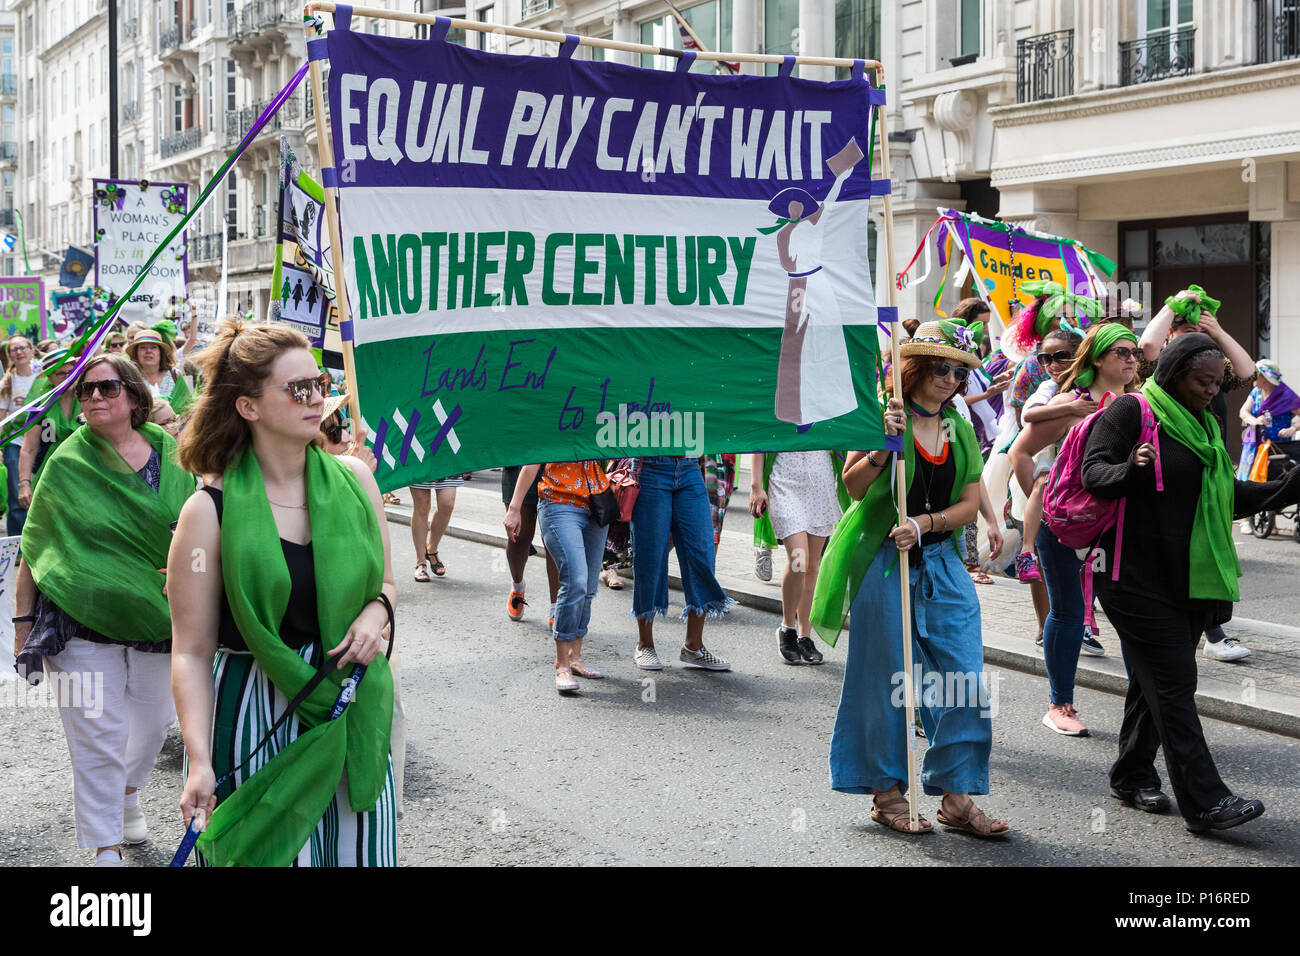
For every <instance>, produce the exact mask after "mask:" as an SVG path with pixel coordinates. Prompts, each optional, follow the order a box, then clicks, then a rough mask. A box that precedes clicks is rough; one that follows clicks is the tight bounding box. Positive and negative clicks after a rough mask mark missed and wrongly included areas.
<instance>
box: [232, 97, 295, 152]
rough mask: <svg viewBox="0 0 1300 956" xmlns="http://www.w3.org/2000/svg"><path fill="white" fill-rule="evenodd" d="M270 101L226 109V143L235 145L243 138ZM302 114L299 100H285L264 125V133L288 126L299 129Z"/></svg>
mask: <svg viewBox="0 0 1300 956" xmlns="http://www.w3.org/2000/svg"><path fill="white" fill-rule="evenodd" d="M270 102H271V101H270V100H266V101H265V102H262V103H254V104H253V105H252V106H245V107H244V108H243V109H240V110H226V145H227V146H233V145H234V144H235V143H238V142H239V141H240V140H241V139H243V138H244V135H245V134H246V133H247V132H248V131H249V130H250V129H252V128H253V123H255V122H256V121H257V118H258V117H259V116H261V115H262V111H263V110H265V109H266V108H267V106H268V105H270ZM301 116H302V109H301V106H300V105H299V102H298V100H296V99H288V100H285V101H284V103H283V104H281V106H280V108H279V109H278V110H276V112H275V115H274V116H272V117H271V119H270V121H269V122H268V123H267V124H266V125H265V126H263V127H262V133H269V132H272V131H274V130H281V129H286V128H289V129H298V128H299V127H300V126H301V125H302V119H301Z"/></svg>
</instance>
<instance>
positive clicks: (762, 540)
mask: <svg viewBox="0 0 1300 956" xmlns="http://www.w3.org/2000/svg"><path fill="white" fill-rule="evenodd" d="M779 454H780V452H772V451H770V452H768V453H767V454H765V455H764V456H763V490H764V491H767V483H768V481H769V480H770V479H771V477H772V466H773V465H774V464H776V456H777V455H779ZM844 455H845V453H844V452H842V451H832V452H831V453H830V456H831V468H833V469H834V470H835V497H836V498H838V499H839V502H840V511H845V510H847V509H848V507H849V505H850V504H851V503H852V499H850V498H849V491H848V489H847V488H845V487H844ZM778 543H779V542H778V541H777V540H776V532H775V531H773V530H772V515H771V510H770V509H769V510H768V511H764V512H763V513H762V514H761V515H759V516H758V517H757V518H755V519H754V547H756V548H775V547H776V546H777V544H778Z"/></svg>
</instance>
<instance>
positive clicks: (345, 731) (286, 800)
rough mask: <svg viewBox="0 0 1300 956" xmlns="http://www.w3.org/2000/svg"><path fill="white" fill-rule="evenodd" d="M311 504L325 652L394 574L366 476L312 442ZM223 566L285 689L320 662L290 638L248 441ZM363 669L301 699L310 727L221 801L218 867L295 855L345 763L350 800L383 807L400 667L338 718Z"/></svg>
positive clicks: (378, 675) (375, 669)
mask: <svg viewBox="0 0 1300 956" xmlns="http://www.w3.org/2000/svg"><path fill="white" fill-rule="evenodd" d="M306 481H307V507H308V514H309V515H310V516H311V527H312V554H313V557H314V560H315V565H316V608H317V612H318V614H319V616H320V628H321V642H322V644H323V646H324V650H325V655H326V656H328V654H329V652H330V651H332V650H333V649H334V647H336V646H337V645H338V643H339V642H340V641H341V640H342V639H343V637H344V635H346V634H347V631H348V628H349V627H351V626H352V622H353V621H354V620H356V618H357V615H358V614H360V613H361V610H362V608H363V607H364V606H365V605H366V604H367V603H368V602H369V601H372V600H374V598H375V597H376V596H378V594H379V592H380V588H381V586H382V585H383V582H384V552H383V545H382V543H381V541H382V539H381V537H380V532H379V522H378V519H377V518H376V517H375V511H374V508H373V507H372V506H371V503H370V499H369V498H368V497H367V496H366V493H365V490H364V489H363V488H362V487H361V483H360V482H358V481H357V479H356V476H355V475H353V474H352V472H351V471H349V470H348V467H347V466H346V465H344V464H343V463H342V462H340V461H338V460H337V459H335V458H334V457H333V456H331V455H327V454H325V453H324V452H323V451H321V450H320V449H319V448H315V447H308V449H307V469H306ZM222 497H223V512H224V514H225V521H224V522H223V525H222V529H221V564H222V577H223V579H224V581H225V587H226V597H227V598H228V599H229V601H230V609H231V612H232V613H233V615H234V619H235V623H236V625H238V627H239V632H240V634H242V635H243V637H244V640H245V641H246V642H247V643H248V648H249V650H250V651H252V653H253V656H254V657H255V658H256V659H257V663H258V665H259V666H260V667H261V668H262V670H263V671H265V672H266V674H267V676H268V677H270V679H271V681H272V683H274V684H275V686H276V687H277V688H279V690H280V692H281V693H282V694H284V696H285V697H287V698H290V699H292V698H293V696H294V695H295V694H296V693H297V692H298V691H299V690H300V689H301V688H302V687H303V686H304V685H306V683H307V682H308V680H310V679H311V677H312V674H313V673H314V668H313V667H312V666H311V665H310V664H308V663H307V662H306V661H304V660H303V659H302V658H301V657H299V656H298V653H297V652H296V651H294V650H293V649H291V648H290V647H289V646H288V645H286V644H285V643H284V642H283V641H282V640H281V639H280V633H279V630H280V622H281V620H283V618H284V612H285V609H286V608H287V607H288V605H289V591H290V588H291V581H290V578H289V569H288V566H287V565H286V564H285V561H284V552H283V551H282V550H281V548H280V535H279V532H278V531H277V530H276V526H275V519H274V518H273V517H272V515H271V506H270V503H269V502H268V501H267V497H266V486H265V484H264V483H263V480H262V469H261V467H260V466H259V465H258V462H257V456H256V455H254V454H253V453H252V451H251V450H246V451H245V452H244V453H243V454H242V455H241V456H240V458H239V461H238V462H236V464H235V466H234V467H232V468H231V469H230V470H228V471H227V472H226V473H225V475H224V477H223V480H222ZM350 670H351V668H346V667H345V668H344V669H342V670H337V669H336V670H332V671H331V672H330V675H329V677H327V678H326V679H325V680H324V681H322V682H321V684H320V686H319V687H317V688H316V689H315V690H314V691H312V692H311V694H310V695H308V697H307V699H306V700H305V701H304V702H303V703H302V704H301V705H300V706H299V707H298V710H297V712H296V713H297V716H298V720H299V722H300V724H301V726H302V727H303V728H304V729H303V731H302V733H301V734H300V735H299V736H298V738H297V739H296V740H294V741H293V742H292V743H291V744H289V746H288V747H286V748H285V749H283V750H281V751H280V752H279V753H278V754H276V755H275V756H274V757H273V758H272V759H271V760H270V761H269V762H268V763H267V764H265V765H264V766H263V767H262V768H261V769H260V770H258V771H257V773H255V774H254V775H253V776H252V777H251V778H249V779H248V780H246V781H245V782H244V784H243V786H241V787H240V788H239V789H238V790H236V791H235V792H234V794H233V795H232V796H230V797H229V798H228V799H227V800H225V801H224V802H223V803H221V804H220V805H219V806H218V807H217V809H216V811H215V812H214V813H213V815H212V819H211V821H210V823H209V824H208V828H207V829H206V830H205V831H204V833H203V835H202V836H201V837H200V838H199V841H198V847H199V850H200V851H202V853H203V856H204V857H205V858H206V859H207V861H208V862H209V863H212V864H213V865H216V866H288V865H289V864H290V863H291V862H292V861H293V859H294V857H295V856H297V854H298V851H299V850H301V849H302V847H303V844H305V843H306V842H307V840H308V838H309V837H310V836H311V832H312V831H313V830H314V829H315V828H316V825H317V824H318V823H320V820H321V817H322V816H324V814H325V811H326V809H327V808H328V807H329V804H330V801H331V800H332V799H333V797H334V792H335V791H336V790H337V789H338V786H339V781H340V779H342V777H343V773H344V771H345V770H346V771H347V778H348V802H349V804H350V805H351V807H352V810H353V811H355V812H358V813H361V812H365V811H368V810H370V809H372V808H373V807H374V805H375V803H376V801H377V800H378V799H379V796H380V794H381V793H382V792H383V789H384V784H385V783H386V781H387V777H388V749H389V738H390V736H391V731H392V725H393V676H392V672H391V671H390V670H389V669H388V661H387V660H385V659H384V658H383V657H378V658H376V659H375V660H374V661H372V662H371V664H370V666H369V667H367V668H366V674H365V678H364V679H363V680H362V681H361V685H360V687H358V688H357V694H356V697H355V698H354V699H353V700H352V703H351V704H349V705H348V707H347V709H346V710H345V711H344V712H343V716H342V717H340V718H339V719H338V720H330V719H329V714H330V710H331V708H332V707H333V706H334V702H335V700H336V699H337V698H338V695H339V688H340V687H341V686H342V683H343V680H344V678H345V677H346V676H347V675H348V673H349V672H350Z"/></svg>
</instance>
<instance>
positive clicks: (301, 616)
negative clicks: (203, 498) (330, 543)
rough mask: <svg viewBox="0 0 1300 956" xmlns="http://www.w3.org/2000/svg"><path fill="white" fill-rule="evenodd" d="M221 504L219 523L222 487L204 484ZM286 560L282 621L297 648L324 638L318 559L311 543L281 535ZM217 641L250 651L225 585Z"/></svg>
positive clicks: (283, 636)
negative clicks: (286, 602) (319, 612)
mask: <svg viewBox="0 0 1300 956" xmlns="http://www.w3.org/2000/svg"><path fill="white" fill-rule="evenodd" d="M203 490H204V491H206V492H207V493H208V494H209V495H210V496H211V497H212V503H213V504H214V505H216V506H217V524H220V523H221V513H222V500H221V497H222V496H221V489H219V488H209V487H207V486H204V488H203ZM280 548H281V549H282V550H283V551H284V560H285V563H286V564H287V565H288V566H289V579H290V581H291V582H292V584H291V586H290V588H289V605H288V607H286V608H285V609H284V619H283V620H282V621H280V640H282V641H284V643H285V644H286V645H288V646H289V647H292V648H294V649H295V650H296V649H298V648H300V647H306V646H307V645H308V644H311V643H313V642H315V641H317V640H319V639H320V620H319V618H318V616H317V614H316V559H315V557H314V556H313V554H312V549H311V544H310V543H308V544H294V543H293V542H292V541H286V540H284V538H281V539H280ZM217 644H218V646H220V647H223V648H225V649H227V650H231V651H247V650H248V644H247V642H245V640H244V635H242V634H240V633H239V628H238V626H237V625H236V624H235V615H234V613H233V612H232V611H231V610H230V599H229V598H227V597H226V592H225V589H224V588H223V589H222V592H221V625H220V628H219V630H218V631H217Z"/></svg>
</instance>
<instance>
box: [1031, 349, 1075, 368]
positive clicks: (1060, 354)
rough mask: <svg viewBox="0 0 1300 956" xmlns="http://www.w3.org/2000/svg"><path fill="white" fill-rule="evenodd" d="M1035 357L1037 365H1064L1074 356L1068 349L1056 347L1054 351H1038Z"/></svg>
mask: <svg viewBox="0 0 1300 956" xmlns="http://www.w3.org/2000/svg"><path fill="white" fill-rule="evenodd" d="M1037 358H1038V364H1039V365H1064V364H1065V363H1066V362H1069V361H1070V360H1071V359H1073V358H1074V353H1073V352H1072V351H1070V350H1069V349H1057V350H1056V351H1055V352H1039V353H1038V355H1037Z"/></svg>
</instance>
